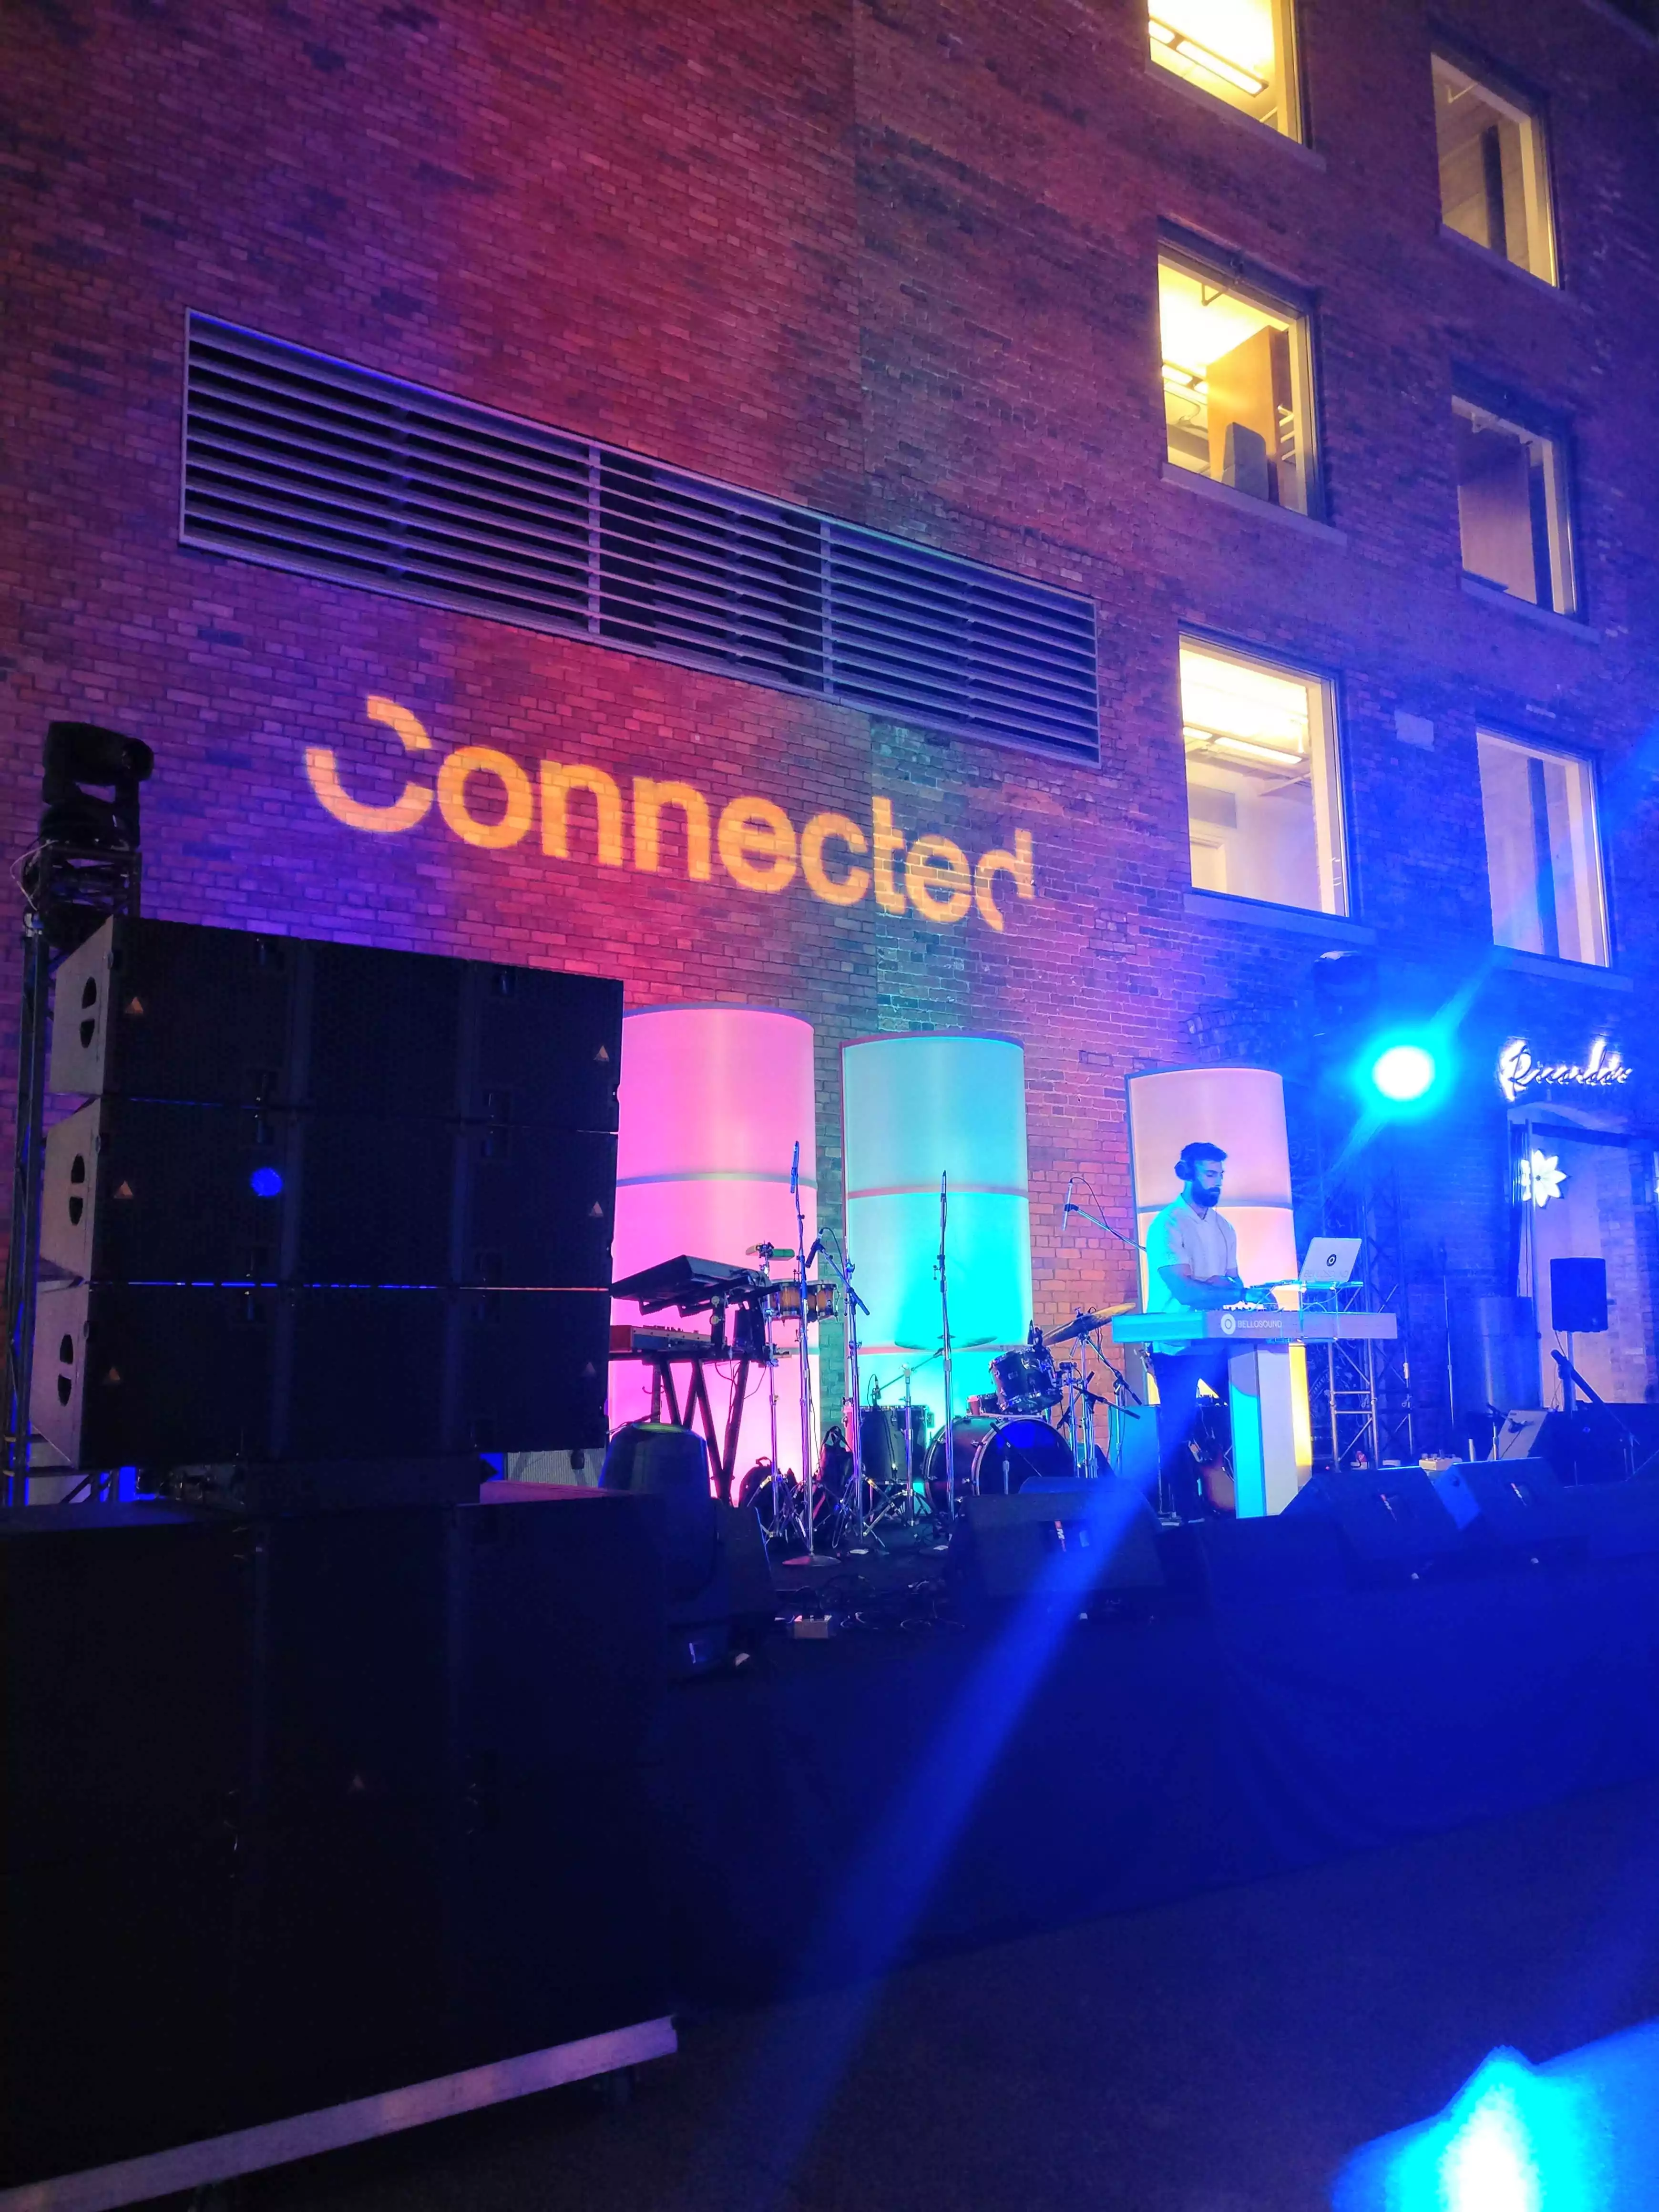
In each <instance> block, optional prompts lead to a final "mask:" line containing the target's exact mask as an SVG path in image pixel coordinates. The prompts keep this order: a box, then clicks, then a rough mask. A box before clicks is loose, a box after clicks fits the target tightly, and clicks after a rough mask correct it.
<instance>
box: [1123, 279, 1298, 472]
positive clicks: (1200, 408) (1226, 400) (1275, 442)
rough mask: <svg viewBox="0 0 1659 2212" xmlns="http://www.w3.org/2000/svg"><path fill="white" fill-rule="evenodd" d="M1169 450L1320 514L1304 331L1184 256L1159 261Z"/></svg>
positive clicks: (1285, 312)
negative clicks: (1318, 509) (1183, 257)
mask: <svg viewBox="0 0 1659 2212" xmlns="http://www.w3.org/2000/svg"><path fill="white" fill-rule="evenodd" d="M1158 326H1159V331H1160V337H1161V344H1162V349H1163V356H1164V372H1163V373H1164V429H1165V437H1166V440H1167V451H1168V453H1169V457H1170V460H1171V461H1173V462H1174V463H1175V465H1176V467H1177V468H1183V469H1191V470H1192V471H1194V474H1196V475H1198V476H1201V477H1212V478H1213V480H1214V481H1215V482H1216V483H1225V484H1231V486H1232V487H1233V489H1235V490H1236V491H1242V492H1248V493H1249V494H1250V495H1251V496H1252V497H1253V498H1255V499H1262V500H1267V501H1269V502H1270V503H1272V504H1273V505H1274V506H1277V507H1292V508H1294V509H1295V511H1296V512H1297V513H1298V514H1311V513H1316V512H1317V486H1316V480H1315V469H1314V455H1313V450H1312V438H1311V428H1312V422H1313V408H1312V404H1311V397H1312V395H1311V392H1310V386H1309V380H1308V344H1307V328H1306V325H1305V323H1304V320H1303V319H1302V318H1301V317H1300V316H1299V315H1298V314H1297V313H1296V312H1295V310H1294V309H1293V308H1291V307H1286V306H1285V304H1284V302H1282V301H1279V302H1275V301H1271V300H1268V299H1267V298H1265V297H1258V296H1257V295H1255V294H1253V293H1251V292H1249V291H1246V290H1242V289H1239V288H1237V286H1236V285H1232V284H1229V283H1224V282H1223V281H1222V280H1221V278H1220V277H1219V276H1217V275H1215V274H1214V273H1213V272H1210V271H1206V270H1204V269H1203V268H1201V267H1200V265H1199V264H1196V263H1194V262H1188V261H1185V260H1183V259H1182V258H1181V257H1180V256H1179V255H1175V254H1168V253H1166V254H1163V255H1161V256H1160V257H1159V259H1158Z"/></svg>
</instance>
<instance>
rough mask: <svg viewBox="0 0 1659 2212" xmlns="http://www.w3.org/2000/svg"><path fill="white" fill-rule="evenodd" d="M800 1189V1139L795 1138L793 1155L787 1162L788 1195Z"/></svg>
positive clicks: (797, 1192) (794, 1193)
mask: <svg viewBox="0 0 1659 2212" xmlns="http://www.w3.org/2000/svg"><path fill="white" fill-rule="evenodd" d="M799 1190H800V1139H799V1137H797V1138H796V1139H795V1157H794V1158H793V1160H791V1161H790V1163H789V1195H790V1197H791V1198H793V1197H795V1196H796V1195H797V1194H799Z"/></svg>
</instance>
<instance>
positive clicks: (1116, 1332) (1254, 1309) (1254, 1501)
mask: <svg viewBox="0 0 1659 2212" xmlns="http://www.w3.org/2000/svg"><path fill="white" fill-rule="evenodd" d="M1111 1328H1112V1341H1113V1343H1114V1344H1141V1345H1148V1344H1155V1345H1158V1346H1167V1345H1172V1344H1181V1345H1183V1346H1187V1347H1188V1349H1192V1350H1196V1349H1197V1347H1198V1346H1200V1345H1204V1344H1225V1346H1226V1347H1227V1354H1228V1357H1227V1401H1228V1407H1229V1410H1230V1412H1231V1415H1232V1424H1233V1481H1234V1484H1235V1486H1236V1488H1237V1498H1238V1506H1237V1510H1238V1512H1239V1515H1240V1516H1241V1517H1249V1516H1255V1515H1258V1514H1262V1513H1281V1512H1283V1510H1285V1506H1287V1505H1288V1504H1290V1502H1291V1498H1294V1497H1295V1496H1296V1493H1297V1488H1298V1487H1299V1486H1300V1484H1301V1482H1302V1480H1303V1474H1304V1469H1305V1468H1306V1467H1307V1465H1308V1462H1309V1458H1310V1455H1311V1453H1310V1444H1309V1442H1308V1440H1307V1439H1306V1438H1305V1437H1298V1436H1297V1391H1296V1389H1295V1378H1294V1377H1293V1376H1292V1375H1291V1360H1290V1353H1291V1348H1292V1347H1293V1346H1301V1345H1309V1344H1339V1343H1362V1342H1364V1341H1365V1340H1368V1339H1369V1340H1371V1341H1373V1342H1376V1341H1380V1340H1387V1339H1389V1338H1391V1337H1393V1336H1394V1335H1395V1334H1396V1330H1395V1317H1394V1316H1393V1315H1392V1314H1387V1313H1314V1312H1308V1311H1305V1310H1304V1311H1302V1312H1291V1311H1287V1310H1285V1309H1284V1308H1281V1307H1279V1306H1221V1307H1218V1308H1215V1309H1212V1310H1210V1311H1208V1312H1199V1311H1198V1310H1195V1309H1181V1310H1176V1312H1173V1313H1160V1314H1145V1313H1137V1314H1119V1315H1118V1316H1116V1317H1115V1320H1114V1321H1113V1322H1112V1325H1111Z"/></svg>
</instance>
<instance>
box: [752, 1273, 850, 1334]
mask: <svg viewBox="0 0 1659 2212" xmlns="http://www.w3.org/2000/svg"><path fill="white" fill-rule="evenodd" d="M838 1287H839V1286H838V1285H836V1284H835V1283H809V1284H808V1285H806V1325H807V1327H808V1328H811V1327H812V1326H813V1325H814V1323H815V1322H821V1321H828V1320H829V1319H830V1318H831V1316H833V1315H835V1314H836V1313H838V1312H839V1311H840V1310H841V1309H840V1307H839V1306H838V1305H837V1304H836V1291H837V1289H838ZM761 1310H762V1311H763V1313H764V1314H765V1316H766V1318H767V1319H768V1321H793V1322H798V1321H799V1319H800V1285H799V1283H769V1284H768V1285H767V1286H766V1288H765V1290H763V1291H762V1292H761Z"/></svg>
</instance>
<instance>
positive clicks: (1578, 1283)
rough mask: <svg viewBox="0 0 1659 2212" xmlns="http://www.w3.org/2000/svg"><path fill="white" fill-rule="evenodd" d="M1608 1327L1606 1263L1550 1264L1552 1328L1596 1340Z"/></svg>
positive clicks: (1565, 1262) (1582, 1261)
mask: <svg viewBox="0 0 1659 2212" xmlns="http://www.w3.org/2000/svg"><path fill="white" fill-rule="evenodd" d="M1550 1326H1551V1328H1556V1329H1559V1330H1560V1331H1561V1333H1562V1334H1563V1335H1571V1336H1597V1335H1600V1334H1601V1333H1602V1331H1603V1330H1605V1329H1606V1328H1607V1261H1605V1260H1552V1261H1550Z"/></svg>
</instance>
